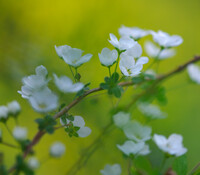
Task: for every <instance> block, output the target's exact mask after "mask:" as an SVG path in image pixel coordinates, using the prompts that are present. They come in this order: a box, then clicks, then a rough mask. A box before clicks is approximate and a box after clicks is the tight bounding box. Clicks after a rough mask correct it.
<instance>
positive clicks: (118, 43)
mask: <svg viewBox="0 0 200 175" xmlns="http://www.w3.org/2000/svg"><path fill="white" fill-rule="evenodd" d="M108 41H109V42H110V44H112V45H113V46H114V47H115V48H117V49H119V50H120V51H123V50H127V49H129V48H131V47H133V46H134V44H135V41H134V40H133V39H131V38H129V37H122V38H120V39H119V40H118V39H117V37H116V36H115V35H114V34H112V33H110V40H108Z"/></svg>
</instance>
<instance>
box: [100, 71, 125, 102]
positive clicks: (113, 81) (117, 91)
mask: <svg viewBox="0 0 200 175" xmlns="http://www.w3.org/2000/svg"><path fill="white" fill-rule="evenodd" d="M104 80H105V82H104V83H101V84H100V87H101V88H102V89H106V90H108V94H109V95H114V96H115V97H117V98H120V97H121V92H122V90H123V89H122V87H121V86H119V85H118V83H119V74H118V73H113V74H112V76H111V77H105V78H104Z"/></svg>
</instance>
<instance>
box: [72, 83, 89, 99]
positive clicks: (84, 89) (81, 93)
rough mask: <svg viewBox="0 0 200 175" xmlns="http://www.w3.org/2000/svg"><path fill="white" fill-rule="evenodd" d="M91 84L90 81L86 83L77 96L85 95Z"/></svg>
mask: <svg viewBox="0 0 200 175" xmlns="http://www.w3.org/2000/svg"><path fill="white" fill-rule="evenodd" d="M89 85H90V83H87V84H85V85H84V87H83V89H81V90H80V91H78V92H77V94H76V96H75V97H80V96H82V95H84V93H85V92H86V91H88V90H89V89H90V88H89V87H88V86H89Z"/></svg>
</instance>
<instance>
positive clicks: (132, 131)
mask: <svg viewBox="0 0 200 175" xmlns="http://www.w3.org/2000/svg"><path fill="white" fill-rule="evenodd" d="M123 131H124V133H125V135H126V137H127V138H129V139H131V140H134V141H136V142H143V141H146V140H149V139H150V138H151V128H150V127H148V126H142V125H141V124H140V123H139V122H137V121H133V122H131V123H128V124H127V125H126V126H125V127H124V128H123Z"/></svg>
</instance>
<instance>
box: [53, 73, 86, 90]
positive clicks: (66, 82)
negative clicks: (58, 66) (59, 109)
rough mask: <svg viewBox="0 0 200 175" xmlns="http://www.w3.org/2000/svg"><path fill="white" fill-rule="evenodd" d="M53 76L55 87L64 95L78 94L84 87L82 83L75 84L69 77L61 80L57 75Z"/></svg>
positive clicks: (62, 77)
mask: <svg viewBox="0 0 200 175" xmlns="http://www.w3.org/2000/svg"><path fill="white" fill-rule="evenodd" d="M53 76H54V82H55V85H56V86H57V88H58V89H59V90H60V91H61V92H63V93H67V92H68V93H70V92H71V93H73V92H78V91H80V90H81V89H83V87H84V84H83V83H80V82H78V83H74V84H73V81H72V80H71V79H70V78H69V77H67V76H61V77H60V78H58V77H57V75H56V74H53Z"/></svg>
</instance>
